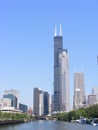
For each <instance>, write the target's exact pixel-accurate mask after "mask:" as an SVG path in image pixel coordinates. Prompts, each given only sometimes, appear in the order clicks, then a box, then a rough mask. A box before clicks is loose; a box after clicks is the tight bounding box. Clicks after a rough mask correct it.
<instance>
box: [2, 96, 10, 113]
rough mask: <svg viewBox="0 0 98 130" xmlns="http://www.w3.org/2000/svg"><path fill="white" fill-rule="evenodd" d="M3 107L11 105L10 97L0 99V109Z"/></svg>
mask: <svg viewBox="0 0 98 130" xmlns="http://www.w3.org/2000/svg"><path fill="white" fill-rule="evenodd" d="M5 107H7V108H8V107H11V99H9V98H3V99H0V110H1V109H3V108H5Z"/></svg>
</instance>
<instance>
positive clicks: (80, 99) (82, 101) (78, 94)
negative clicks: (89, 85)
mask: <svg viewBox="0 0 98 130" xmlns="http://www.w3.org/2000/svg"><path fill="white" fill-rule="evenodd" d="M85 105H86V97H85V85H84V73H81V72H77V73H74V99H73V109H74V110H76V109H78V108H81V107H85Z"/></svg>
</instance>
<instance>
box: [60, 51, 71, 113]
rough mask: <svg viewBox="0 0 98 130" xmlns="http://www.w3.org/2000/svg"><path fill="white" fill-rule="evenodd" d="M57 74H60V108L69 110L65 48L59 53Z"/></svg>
mask: <svg viewBox="0 0 98 130" xmlns="http://www.w3.org/2000/svg"><path fill="white" fill-rule="evenodd" d="M59 76H60V110H61V111H67V112H68V111H69V110H70V98H69V57H68V53H67V50H62V52H61V53H60V54H59Z"/></svg>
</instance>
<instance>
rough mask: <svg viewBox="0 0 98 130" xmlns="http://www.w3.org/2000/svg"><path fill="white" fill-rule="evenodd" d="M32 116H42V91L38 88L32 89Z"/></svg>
mask: <svg viewBox="0 0 98 130" xmlns="http://www.w3.org/2000/svg"><path fill="white" fill-rule="evenodd" d="M33 114H34V115H36V116H39V115H41V114H43V91H42V90H41V89H39V88H34V91H33Z"/></svg>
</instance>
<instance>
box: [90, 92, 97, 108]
mask: <svg viewBox="0 0 98 130" xmlns="http://www.w3.org/2000/svg"><path fill="white" fill-rule="evenodd" d="M94 104H96V95H92V94H91V95H88V105H89V106H91V105H94Z"/></svg>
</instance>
